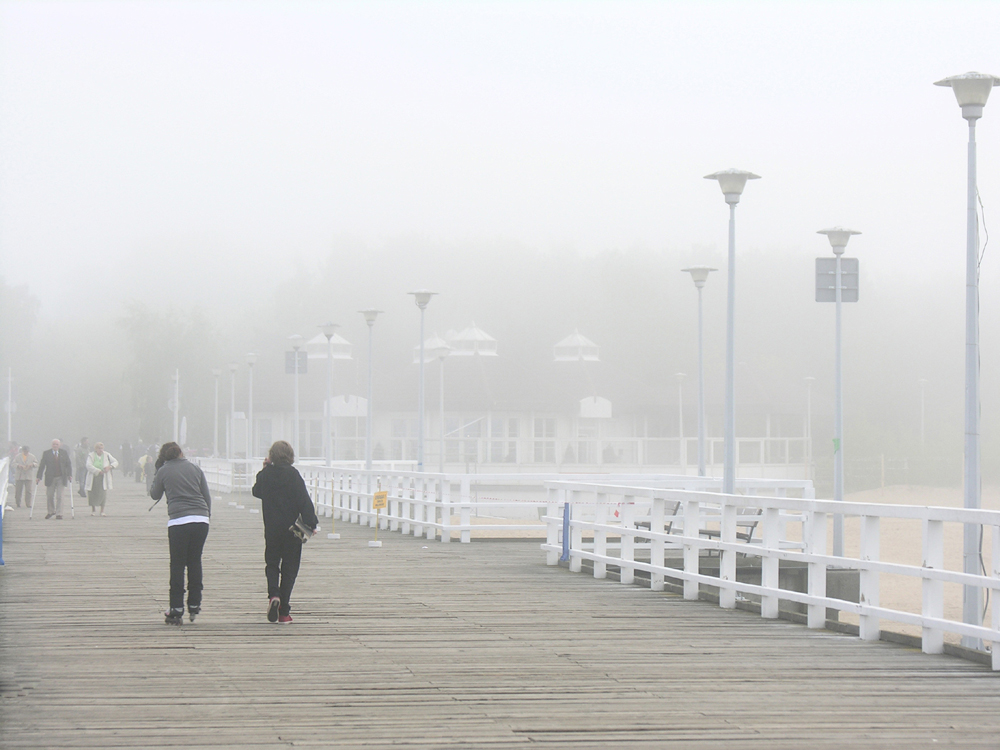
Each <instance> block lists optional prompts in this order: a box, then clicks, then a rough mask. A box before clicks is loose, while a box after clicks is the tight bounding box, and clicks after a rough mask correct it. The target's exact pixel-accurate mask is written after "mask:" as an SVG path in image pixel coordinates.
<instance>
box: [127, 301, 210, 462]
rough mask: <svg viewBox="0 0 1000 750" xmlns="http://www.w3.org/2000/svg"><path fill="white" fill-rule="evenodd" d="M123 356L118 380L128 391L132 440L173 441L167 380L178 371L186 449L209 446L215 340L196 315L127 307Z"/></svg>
mask: <svg viewBox="0 0 1000 750" xmlns="http://www.w3.org/2000/svg"><path fill="white" fill-rule="evenodd" d="M119 322H120V324H121V326H122V327H123V328H124V330H125V337H126V342H127V346H128V350H129V355H130V357H129V361H128V363H127V365H126V369H125V373H124V380H125V384H126V386H127V387H128V389H129V391H130V399H131V404H132V410H133V414H134V416H135V417H136V418H137V420H138V437H140V438H142V439H143V440H144V441H146V442H163V441H165V440H170V439H172V438H173V422H172V413H171V411H170V409H169V406H168V402H169V400H170V398H171V397H172V396H173V375H174V372H175V370H179V371H180V378H181V381H180V382H181V399H180V401H181V415H182V416H186V417H187V420H188V440H187V442H188V443H189V444H191V445H198V446H208V445H211V440H212V438H211V430H212V421H213V416H212V409H213V404H212V398H213V393H214V391H213V384H212V376H211V372H210V371H211V368H212V367H213V366H215V361H214V358H215V356H216V355H215V352H216V351H217V350H218V342H219V335H218V333H217V332H216V331H215V329H214V328H213V327H212V326H211V325H210V324H209V322H208V321H207V320H206V318H205V316H204V314H203V313H202V312H201V311H200V310H192V311H190V312H187V313H185V312H179V311H177V310H173V309H167V310H154V309H151V308H150V307H148V306H147V305H145V304H143V303H141V302H137V301H133V302H129V303H126V305H125V313H124V315H123V316H122V317H121V319H120V321H119Z"/></svg>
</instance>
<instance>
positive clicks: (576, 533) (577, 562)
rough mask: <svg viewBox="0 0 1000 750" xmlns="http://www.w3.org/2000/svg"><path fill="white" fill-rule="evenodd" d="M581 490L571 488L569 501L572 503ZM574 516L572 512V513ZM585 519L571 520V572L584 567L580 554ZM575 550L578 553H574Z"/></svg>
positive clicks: (578, 570)
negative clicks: (582, 526) (582, 525)
mask: <svg viewBox="0 0 1000 750" xmlns="http://www.w3.org/2000/svg"><path fill="white" fill-rule="evenodd" d="M578 494H579V492H577V490H570V493H569V498H568V500H569V503H570V505H572V504H573V502H574V501H575V500H576V498H577V495H578ZM570 517H571V518H572V514H570ZM582 523H583V521H582V520H581V519H577V521H576V522H575V523H574V522H570V528H569V570H570V572H571V573H579V572H580V571H581V570H582V569H583V558H582V557H581V556H580V554H579V553H580V551H581V550H582V549H583V529H582V528H581V524H582ZM574 551H575V552H576V553H577V554H575V555H574V554H573V553H574Z"/></svg>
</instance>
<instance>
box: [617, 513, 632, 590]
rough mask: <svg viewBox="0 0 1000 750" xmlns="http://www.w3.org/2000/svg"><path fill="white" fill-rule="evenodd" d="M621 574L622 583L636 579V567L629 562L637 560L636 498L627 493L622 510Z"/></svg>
mask: <svg viewBox="0 0 1000 750" xmlns="http://www.w3.org/2000/svg"><path fill="white" fill-rule="evenodd" d="M621 525H622V532H621V553H620V554H619V557H621V561H622V562H621V574H620V578H619V580H620V581H621V582H622V583H628V584H630V583H632V582H634V581H635V568H634V567H633V566H631V565H629V564H628V563H634V562H635V536H634V535H633V533H632V532H634V531H635V498H634V497H633V496H631V495H626V496H625V497H624V498H622V512H621Z"/></svg>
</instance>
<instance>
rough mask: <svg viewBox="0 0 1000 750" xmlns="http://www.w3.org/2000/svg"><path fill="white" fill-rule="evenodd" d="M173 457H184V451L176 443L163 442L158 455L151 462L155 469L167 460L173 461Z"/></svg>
mask: <svg viewBox="0 0 1000 750" xmlns="http://www.w3.org/2000/svg"><path fill="white" fill-rule="evenodd" d="M175 458H184V451H182V450H181V447H180V446H179V445H177V443H164V444H163V445H161V446H160V455H159V456H157V458H156V463H155V464H153V465H154V466H155V467H156V469H157V471H159V469H160V467H161V466H163V464H165V463H166V462H167V461H173V460H174V459H175Z"/></svg>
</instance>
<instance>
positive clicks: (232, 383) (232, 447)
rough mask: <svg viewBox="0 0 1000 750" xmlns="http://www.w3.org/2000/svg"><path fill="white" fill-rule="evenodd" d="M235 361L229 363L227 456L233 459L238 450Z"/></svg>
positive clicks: (236, 366)
mask: <svg viewBox="0 0 1000 750" xmlns="http://www.w3.org/2000/svg"><path fill="white" fill-rule="evenodd" d="M238 367H239V365H238V364H236V363H235V362H230V363H229V434H228V435H226V458H228V459H233V458H234V456H233V453H235V451H236V370H237V368H238Z"/></svg>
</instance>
